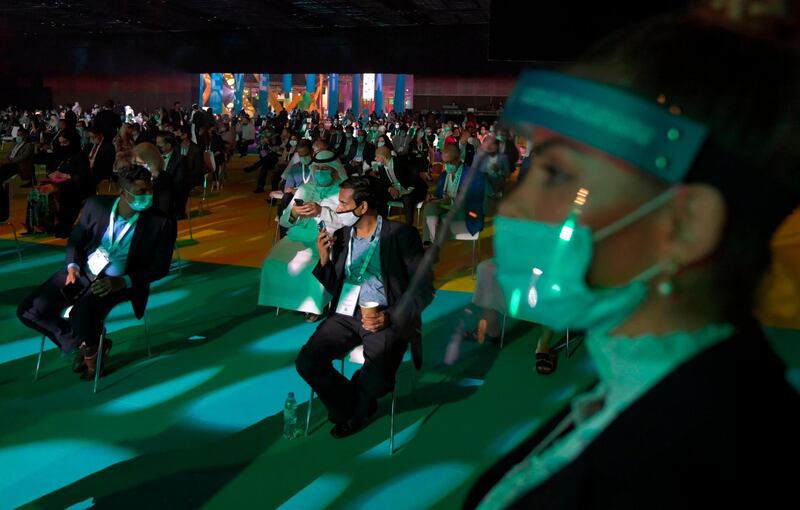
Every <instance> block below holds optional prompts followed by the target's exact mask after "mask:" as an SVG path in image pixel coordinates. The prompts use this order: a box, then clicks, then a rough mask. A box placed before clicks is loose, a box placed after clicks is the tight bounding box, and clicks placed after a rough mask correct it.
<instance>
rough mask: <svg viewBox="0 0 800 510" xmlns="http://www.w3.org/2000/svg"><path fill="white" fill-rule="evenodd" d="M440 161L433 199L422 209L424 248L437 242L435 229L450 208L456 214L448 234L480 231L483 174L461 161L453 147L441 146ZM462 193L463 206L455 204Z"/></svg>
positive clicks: (484, 192)
mask: <svg viewBox="0 0 800 510" xmlns="http://www.w3.org/2000/svg"><path fill="white" fill-rule="evenodd" d="M442 161H443V162H444V168H445V171H444V172H442V175H441V176H440V177H439V183H438V184H437V186H436V193H435V195H434V196H435V197H436V198H435V200H432V201H430V202H428V204H426V205H425V207H424V208H423V210H422V212H423V215H424V216H425V223H424V225H423V226H424V231H423V232H424V233H423V239H424V241H425V243H424V244H425V246H430V245H431V244H432V243H436V242H437V232H438V229H439V226H440V225H441V223H442V221H443V219H444V217H445V215H447V214H448V213H449V212H450V211H451V209H453V207H456V211H455V212H454V213H453V216H452V222H451V223H450V232H451V233H452V234H459V233H467V232H469V233H470V234H472V235H474V234H477V233H478V232H480V231H481V230H483V220H484V202H485V198H486V178H485V175H484V174H483V173H481V172H478V171H476V168H475V167H469V166H467V165H465V164H464V163H463V162H462V161H461V149H459V147H458V145H456V144H450V145H446V146H445V147H444V150H443V151H442ZM462 192H463V197H464V199H463V203H459V202H457V199H458V197H459V195H461V194H462Z"/></svg>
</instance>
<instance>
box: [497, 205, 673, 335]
mask: <svg viewBox="0 0 800 510" xmlns="http://www.w3.org/2000/svg"><path fill="white" fill-rule="evenodd" d="M673 195H674V189H670V190H667V191H666V192H665V193H662V194H661V195H659V196H657V197H655V198H654V199H652V200H650V201H649V202H648V203H646V204H644V205H643V206H642V207H640V208H639V209H637V210H636V211H634V212H632V213H631V214H629V215H627V216H625V217H624V218H621V219H620V220H617V221H616V222H615V223H613V224H612V225H610V226H608V227H606V228H603V229H602V230H600V231H598V232H596V233H593V232H592V230H591V229H589V228H588V227H585V226H582V225H577V213H573V214H572V215H571V216H570V217H569V218H568V219H567V220H566V221H565V222H564V223H563V224H561V225H558V224H548V223H543V222H539V221H532V220H526V219H520V218H509V217H505V216H497V218H496V219H495V240H494V245H495V247H494V251H495V260H496V263H497V276H496V278H497V282H498V283H499V285H500V288H501V290H502V291H503V295H504V297H505V302H506V307H507V310H508V313H509V315H511V316H512V317H515V318H519V319H522V320H526V321H530V322H536V323H539V324H543V325H545V326H548V327H550V328H552V329H554V330H556V331H564V330H566V329H568V328H571V329H577V330H587V331H598V332H605V331H610V330H611V329H612V328H614V327H616V326H618V325H619V324H621V323H622V322H623V321H624V320H625V319H626V318H627V317H628V316H630V314H631V313H633V312H634V311H635V310H636V309H637V308H638V307H639V306H640V305H641V304H642V302H643V301H644V300H645V298H646V297H647V292H648V287H647V282H648V281H649V280H651V279H652V278H654V277H656V276H657V275H658V274H660V273H661V272H662V270H663V268H662V267H661V266H660V265H658V266H654V267H651V268H649V269H648V270H646V271H644V272H643V273H641V274H640V275H638V276H637V277H635V278H633V279H632V280H631V281H630V282H629V283H627V284H625V285H622V286H619V287H614V288H607V289H593V288H590V287H589V286H588V285H587V283H586V276H587V274H588V271H589V266H590V265H591V262H592V255H593V248H594V243H596V242H598V241H601V240H602V239H605V238H607V237H610V236H611V235H613V234H615V233H617V232H619V231H620V230H622V229H623V228H626V227H628V226H630V225H631V224H632V223H634V222H636V221H639V220H641V219H642V218H644V217H645V216H647V215H648V214H650V213H652V212H653V211H655V210H656V209H658V208H660V207H662V206H663V205H664V204H666V203H667V201H668V200H669V199H671V198H672V196H673Z"/></svg>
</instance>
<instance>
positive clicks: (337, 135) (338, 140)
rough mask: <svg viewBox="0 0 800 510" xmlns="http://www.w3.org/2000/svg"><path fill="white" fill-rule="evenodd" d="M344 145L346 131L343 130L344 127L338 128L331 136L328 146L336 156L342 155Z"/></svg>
mask: <svg viewBox="0 0 800 510" xmlns="http://www.w3.org/2000/svg"><path fill="white" fill-rule="evenodd" d="M344 143H345V137H344V129H343V128H342V126H336V130H335V131H334V133H333V134H332V135H331V138H330V140H328V146H329V147H330V149H331V150H333V152H335V153H336V154H341V153H342V147H343V146H344Z"/></svg>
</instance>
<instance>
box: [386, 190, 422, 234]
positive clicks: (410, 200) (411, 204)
mask: <svg viewBox="0 0 800 510" xmlns="http://www.w3.org/2000/svg"><path fill="white" fill-rule="evenodd" d="M427 194H428V190H426V189H423V190H416V189H415V190H414V191H412V192H411V193H409V194H407V195H403V196H402V197H400V199H399V200H397V201H399V202H403V212H405V214H406V224H407V225H412V226H413V225H415V224H416V223H415V222H414V219H415V216H416V214H417V204H418V203H420V202H424V201H425V197H426V196H427ZM389 200H391V201H395V199H393V198H391V196H390V197H389Z"/></svg>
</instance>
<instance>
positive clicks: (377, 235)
mask: <svg viewBox="0 0 800 510" xmlns="http://www.w3.org/2000/svg"><path fill="white" fill-rule="evenodd" d="M381 195H383V191H382V190H381V189H380V188H379V187H378V186H376V183H375V182H374V180H373V179H372V178H369V177H351V178H350V179H348V180H346V181H345V182H344V183H342V184H341V186H340V189H339V197H338V201H339V205H338V208H337V212H338V213H339V214H341V215H342V218H343V222H344V225H345V227H344V228H342V229H340V230H338V231H337V232H336V233H335V234H334V235H331V234H330V233H329V232H328V231H326V232H321V233H320V234H319V236H318V238H317V243H316V244H317V250H318V251H319V255H320V259H319V263H318V264H317V266H316V268H315V269H314V275H315V276H316V277H317V279H318V280H319V282H320V283H322V284H323V285H324V286H325V288H326V289H327V291H328V292H329V293H330V294H331V295H332V296H334V299H333V302H332V303H331V308H330V311H329V313H328V317H327V318H326V319H325V321H324V322H323V323H322V324H320V326H319V327H318V328H317V331H316V332H315V333H314V334H313V335H312V336H311V338H310V339H309V341H308V343H306V345H305V346H303V348H302V350H301V351H300V353H299V355H298V357H297V361H296V362H295V364H296V366H297V371H298V373H299V374H300V375H301V376H302V377H303V379H305V381H306V382H307V383H308V384H309V385H310V386H311V388H312V389H313V390H314V391H315V392H316V393H317V395H319V397H320V400H321V401H322V402H323V403H324V404H325V407H327V409H328V418H329V420H330V421H331V422H333V423H334V424H335V426H334V427H333V429H332V430H331V434H332V435H333V436H334V437H335V438H343V437H347V436H349V435H351V434H354V433H356V432H358V431H359V430H360V429H361V428H363V427H364V425H365V424H366V423H367V421H368V420H369V419H370V417H371V416H372V415H373V414H374V413H375V412H376V410H377V399H379V398H380V397H382V396H383V395H385V394H387V393H388V392H390V391H391V390H392V388H393V387H394V384H395V374H396V373H397V369H398V368H399V366H400V364H401V362H402V360H403V355H404V354H405V352H406V349H407V347H408V344H409V342H410V343H411V350H412V355H413V359H414V365H415V366H416V367H417V369H419V368H420V367H421V365H422V340H421V336H420V330H421V326H422V319H421V315H422V311H423V310H424V309H425V307H426V306H428V305H429V304H430V303H431V301H432V300H433V293H434V291H433V274H432V272H431V271H430V270H429V269H425V267H424V266H423V265H422V258H423V250H422V245H421V243H420V238H419V233H418V232H417V230H416V229H415V228H413V227H410V226H408V225H404V224H402V223H396V222H393V221H390V220H386V219H383V218H382V217H381V216H379V215H378V210H379V209H380V208H381V207H382V205H381V203H380V202H381V200H382V199H381ZM413 277H417V278H419V280H418V282H416V283H415V286H414V287H412V286H411V280H412V278H413ZM361 306H375V307H377V309H376V310H373V311H372V312H371V313H369V314H367V313H363V314H362V311H361ZM358 345H363V346H364V359H365V360H366V361H365V363H364V365H363V366H362V368H361V369H360V370H359V371H358V372H356V375H354V376H353V379H352V380H348V379H347V378H346V377H345V376H343V375H342V374H340V373H339V372H338V371H337V370H336V369H335V368H333V365H332V362H333V361H334V360H336V359H342V358H343V357H344V356H346V355H347V353H348V352H350V351H351V350H352V349H354V348H355V347H357V346H358Z"/></svg>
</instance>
